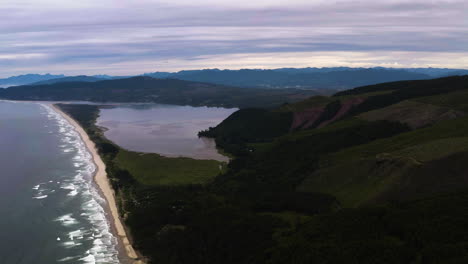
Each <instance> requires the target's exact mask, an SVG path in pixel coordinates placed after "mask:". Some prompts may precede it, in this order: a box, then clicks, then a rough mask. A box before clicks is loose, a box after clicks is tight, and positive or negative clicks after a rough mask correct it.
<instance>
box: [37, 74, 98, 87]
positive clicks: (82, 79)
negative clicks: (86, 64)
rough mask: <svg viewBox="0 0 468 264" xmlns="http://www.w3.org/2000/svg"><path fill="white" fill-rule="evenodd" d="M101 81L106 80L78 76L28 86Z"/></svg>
mask: <svg viewBox="0 0 468 264" xmlns="http://www.w3.org/2000/svg"><path fill="white" fill-rule="evenodd" d="M102 80H106V78H98V77H93V76H86V75H80V76H70V77H63V78H55V79H49V80H44V81H39V82H34V83H31V84H30V85H46V84H54V83H64V82H97V81H102Z"/></svg>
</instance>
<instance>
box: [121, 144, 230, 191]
mask: <svg viewBox="0 0 468 264" xmlns="http://www.w3.org/2000/svg"><path fill="white" fill-rule="evenodd" d="M115 162H116V164H117V165H118V166H119V167H121V168H122V169H125V170H128V171H129V172H130V174H132V175H133V177H134V178H135V179H136V180H137V181H138V182H140V183H142V184H144V185H186V184H205V183H208V182H209V181H211V180H212V179H213V178H214V177H215V176H216V175H217V174H219V173H220V171H221V168H222V166H223V165H222V164H221V163H220V162H218V161H215V160H195V159H190V158H167V157H163V156H161V155H158V154H152V153H138V152H131V151H126V150H120V151H119V153H118V154H117V157H116V158H115Z"/></svg>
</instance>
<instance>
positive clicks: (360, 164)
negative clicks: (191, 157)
mask: <svg viewBox="0 0 468 264" xmlns="http://www.w3.org/2000/svg"><path fill="white" fill-rule="evenodd" d="M465 95H468V76H459V77H450V78H442V79H435V80H424V81H408V82H396V83H384V84H380V85H374V86H367V87H360V88H356V89H353V90H350V91H346V92H343V93H339V94H336V95H335V96H332V97H318V98H310V99H307V100H305V101H301V102H298V103H295V104H287V105H283V106H281V107H278V108H275V109H270V110H265V109H242V110H239V111H238V112H236V113H234V114H232V115H231V116H230V117H229V118H227V119H226V120H225V121H224V122H222V123H221V124H220V125H218V126H217V127H214V128H210V129H208V130H206V131H203V132H201V133H200V135H204V136H211V137H214V138H216V141H217V143H218V146H219V147H220V148H222V149H223V150H224V151H227V152H230V153H231V154H232V155H233V156H234V159H233V160H232V161H231V162H230V163H229V164H228V165H227V167H225V168H223V169H222V170H221V171H219V173H218V175H217V176H210V177H208V178H204V177H199V176H200V175H202V174H203V173H205V172H203V171H202V170H200V171H198V172H197V173H194V174H193V175H194V178H193V180H194V181H193V182H190V181H182V182H177V181H173V182H172V183H171V182H165V181H164V180H162V181H161V180H160V178H158V177H159V176H158V175H156V173H155V174H151V173H149V174H148V175H146V176H145V177H144V180H143V181H142V178H139V176H137V175H134V174H135V173H137V171H138V170H140V169H142V168H144V166H140V165H136V167H134V168H132V167H131V166H126V165H125V164H124V163H120V164H121V165H118V166H117V167H113V166H112V165H111V166H108V167H109V172H110V175H111V176H112V177H113V179H114V180H113V182H114V186H115V188H117V190H119V191H118V193H119V197H120V203H121V208H122V213H123V215H124V216H125V219H126V223H127V225H128V226H129V227H130V230H131V233H132V236H133V239H134V244H135V247H136V248H138V249H139V250H140V251H141V252H142V253H143V254H144V255H145V256H148V257H149V259H150V261H153V262H152V263H180V264H182V263H200V264H202V263H203V264H206V263H213V264H215V263H216V264H218V263H228V264H231V263H232V264H234V263H235V264H238V263H268V264H283V263H294V264H296V263H297V264H308V263H356V264H357V263H359V264H361V263H369V264H370V263H421V264H422V263H466V262H467V261H468V241H467V239H466V237H467V236H468V231H467V229H466V220H467V219H468V165H467V164H468V116H467V115H466V112H465V110H466V104H465V102H466V101H464V100H463V99H462V97H463V96H465ZM467 99H468V98H467ZM74 107H75V110H76V111H77V112H74V113H72V114H73V115H75V116H76V115H77V114H83V113H84V112H83V110H80V109H84V108H83V107H84V106H74ZM97 113H98V110H97V108H95V109H94V110H93V111H91V112H88V113H86V118H85V121H82V122H81V123H82V124H83V125H84V126H88V127H93V126H94V119H93V118H95V116H96V115H97ZM93 129H97V128H95V127H94V128H93ZM93 131H97V132H96V133H98V135H101V138H100V139H99V138H98V139H97V140H104V142H105V139H103V138H102V134H99V130H93ZM91 133H93V132H92V131H91ZM94 140H96V139H94ZM101 146H102V147H101V154H102V155H103V156H104V157H109V155H111V154H108V153H112V151H111V152H109V151H108V150H106V149H108V148H109V146H110V145H109V146H107V145H106V144H104V145H101ZM106 146H107V147H106ZM122 153H123V154H125V153H124V152H122ZM122 153H121V154H122ZM124 157H126V158H127V156H126V155H124ZM133 158H139V157H132V159H133ZM117 159H118V158H117ZM106 160H107V161H106V162H108V161H109V159H106ZM207 165H208V164H207ZM120 166H123V167H125V168H126V170H123V167H120ZM177 166H179V165H177ZM180 166H182V165H180ZM210 166H211V165H209V166H207V167H206V169H207V170H206V172H208V171H211V169H209V168H211V167H210ZM148 170H150V171H152V170H153V169H151V168H149V169H148ZM148 170H146V169H145V171H146V172H148ZM154 171H157V169H154ZM178 175H180V174H179V173H178V172H176V171H174V177H176V178H179V176H178ZM206 175H208V173H206ZM185 177H186V176H181V178H180V179H182V180H183V179H185Z"/></svg>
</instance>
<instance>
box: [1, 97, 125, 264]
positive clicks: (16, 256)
mask: <svg viewBox="0 0 468 264" xmlns="http://www.w3.org/2000/svg"><path fill="white" fill-rule="evenodd" d="M94 170H95V165H94V164H93V162H92V157H91V154H90V153H89V152H88V151H87V149H86V147H85V145H84V143H83V142H82V141H81V139H80V136H79V135H78V133H77V132H76V131H75V130H74V127H73V126H71V125H70V124H69V123H68V122H67V121H66V120H65V119H64V118H62V117H61V116H60V115H59V114H57V113H56V112H54V111H53V110H52V109H51V108H50V107H49V106H47V105H44V104H39V103H26V102H25V103H23V102H21V103H16V102H3V101H0V263H2V264H3V263H5V264H51V263H65V264H66V263H119V258H118V257H119V251H118V250H117V239H116V237H115V236H114V235H113V234H112V232H111V227H110V225H109V221H108V220H107V219H106V214H107V213H106V211H105V210H104V208H106V201H105V200H104V199H103V198H102V197H101V196H100V194H99V192H98V189H97V186H96V185H95V184H94V182H93V180H92V176H93V172H94Z"/></svg>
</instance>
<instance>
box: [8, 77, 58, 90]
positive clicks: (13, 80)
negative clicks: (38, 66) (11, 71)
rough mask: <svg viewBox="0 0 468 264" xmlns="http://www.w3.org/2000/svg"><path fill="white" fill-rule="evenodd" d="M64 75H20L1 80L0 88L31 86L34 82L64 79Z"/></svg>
mask: <svg viewBox="0 0 468 264" xmlns="http://www.w3.org/2000/svg"><path fill="white" fill-rule="evenodd" d="M63 77H64V75H52V74H44V75H41V74H25V75H18V76H12V77H8V78H4V79H0V87H9V86H17V85H25V84H31V83H34V82H40V81H45V80H50V79H55V78H63Z"/></svg>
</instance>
